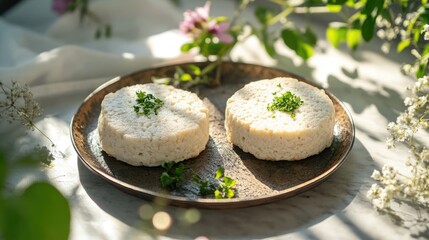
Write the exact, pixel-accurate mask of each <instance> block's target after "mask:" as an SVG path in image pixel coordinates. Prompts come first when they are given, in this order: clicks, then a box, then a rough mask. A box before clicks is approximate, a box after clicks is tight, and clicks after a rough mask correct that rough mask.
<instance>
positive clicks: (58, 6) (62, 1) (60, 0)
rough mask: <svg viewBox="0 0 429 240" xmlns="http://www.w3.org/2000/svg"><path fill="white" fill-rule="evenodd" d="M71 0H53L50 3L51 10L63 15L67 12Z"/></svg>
mask: <svg viewBox="0 0 429 240" xmlns="http://www.w3.org/2000/svg"><path fill="white" fill-rule="evenodd" d="M72 1H73V0H53V1H52V10H54V11H55V12H56V13H59V14H64V13H65V12H67V8H68V7H69V5H70V3H71V2H72Z"/></svg>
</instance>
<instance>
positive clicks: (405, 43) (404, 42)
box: [396, 39, 411, 52]
mask: <svg viewBox="0 0 429 240" xmlns="http://www.w3.org/2000/svg"><path fill="white" fill-rule="evenodd" d="M410 44H411V39H405V40H402V41H400V42H399V43H398V46H397V48H396V51H397V52H402V51H403V50H404V49H405V48H407V47H408V46H410Z"/></svg>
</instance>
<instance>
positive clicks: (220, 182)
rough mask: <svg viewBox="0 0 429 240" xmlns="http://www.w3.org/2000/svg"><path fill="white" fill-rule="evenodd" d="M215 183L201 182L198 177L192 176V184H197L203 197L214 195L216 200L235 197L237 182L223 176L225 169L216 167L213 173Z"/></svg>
mask: <svg viewBox="0 0 429 240" xmlns="http://www.w3.org/2000/svg"><path fill="white" fill-rule="evenodd" d="M215 179H216V180H217V183H216V184H214V183H211V182H210V181H209V180H208V179H206V180H202V179H201V177H200V176H198V175H194V178H193V180H194V182H196V183H197V184H198V187H199V190H200V194H201V195H203V196H207V195H211V194H214V196H215V198H216V199H224V198H233V197H235V193H236V189H235V188H234V186H235V185H237V181H236V180H234V179H232V178H230V177H227V176H225V169H224V168H223V167H218V168H217V169H216V173H215Z"/></svg>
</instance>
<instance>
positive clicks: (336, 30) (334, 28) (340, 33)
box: [326, 22, 347, 48]
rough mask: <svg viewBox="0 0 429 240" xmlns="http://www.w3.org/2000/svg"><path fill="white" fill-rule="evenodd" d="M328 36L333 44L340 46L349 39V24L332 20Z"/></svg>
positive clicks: (327, 30) (327, 31)
mask: <svg viewBox="0 0 429 240" xmlns="http://www.w3.org/2000/svg"><path fill="white" fill-rule="evenodd" d="M326 38H327V39H328V41H329V42H330V43H331V44H332V46H334V47H336V48H338V47H339V46H340V43H342V42H344V41H346V39H347V24H345V23H340V22H332V23H331V24H329V27H328V28H327V29H326Z"/></svg>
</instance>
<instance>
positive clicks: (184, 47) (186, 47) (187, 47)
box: [180, 42, 196, 52]
mask: <svg viewBox="0 0 429 240" xmlns="http://www.w3.org/2000/svg"><path fill="white" fill-rule="evenodd" d="M194 47H196V45H195V43H193V42H192V43H185V44H183V45H182V46H181V47H180V51H182V52H189V51H190V50H191V49H192V48H194Z"/></svg>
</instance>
